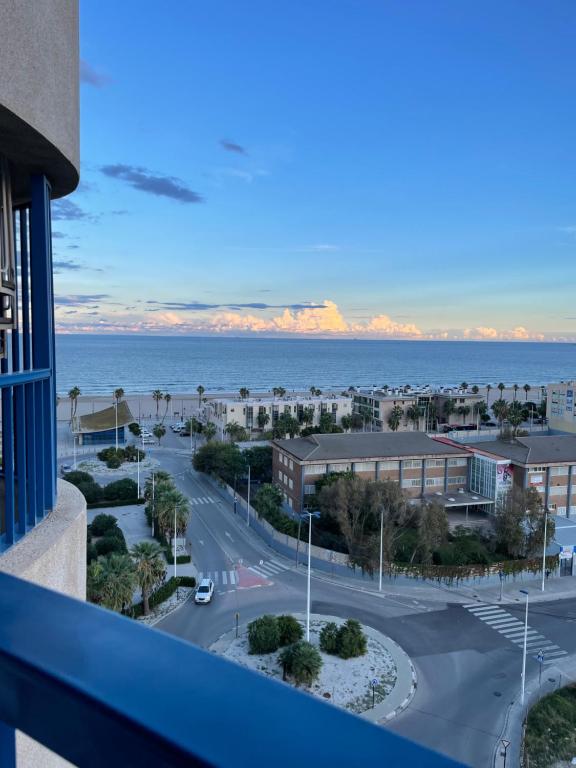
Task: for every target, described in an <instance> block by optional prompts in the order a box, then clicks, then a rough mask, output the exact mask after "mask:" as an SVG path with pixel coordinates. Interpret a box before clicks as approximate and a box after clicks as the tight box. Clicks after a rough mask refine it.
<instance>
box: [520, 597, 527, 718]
mask: <svg viewBox="0 0 576 768" xmlns="http://www.w3.org/2000/svg"><path fill="white" fill-rule="evenodd" d="M520 592H522V594H523V595H526V614H525V616H524V649H523V651H522V694H521V696H520V703H521V705H522V706H524V694H525V691H526V644H527V640H528V591H527V590H526V589H521V590H520Z"/></svg>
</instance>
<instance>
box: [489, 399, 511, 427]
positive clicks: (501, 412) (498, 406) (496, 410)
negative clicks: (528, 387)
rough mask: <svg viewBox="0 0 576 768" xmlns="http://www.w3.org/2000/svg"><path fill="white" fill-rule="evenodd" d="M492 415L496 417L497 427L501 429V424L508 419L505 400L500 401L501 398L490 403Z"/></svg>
mask: <svg viewBox="0 0 576 768" xmlns="http://www.w3.org/2000/svg"><path fill="white" fill-rule="evenodd" d="M492 413H493V414H494V416H496V419H497V421H498V425H499V427H500V429H502V424H503V422H504V421H505V420H506V418H507V417H508V403H507V402H506V400H502V398H500V399H499V400H495V401H494V402H493V403H492Z"/></svg>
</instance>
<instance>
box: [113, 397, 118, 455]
mask: <svg viewBox="0 0 576 768" xmlns="http://www.w3.org/2000/svg"><path fill="white" fill-rule="evenodd" d="M114 412H115V416H116V453H118V400H115V401H114Z"/></svg>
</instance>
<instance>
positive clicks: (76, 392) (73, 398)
mask: <svg viewBox="0 0 576 768" xmlns="http://www.w3.org/2000/svg"><path fill="white" fill-rule="evenodd" d="M81 394H82V392H81V391H80V388H79V387H72V389H71V390H70V392H68V397H69V398H70V423H72V421H73V419H74V416H76V408H78V398H79V397H80V395H81Z"/></svg>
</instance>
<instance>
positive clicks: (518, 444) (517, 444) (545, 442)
mask: <svg viewBox="0 0 576 768" xmlns="http://www.w3.org/2000/svg"><path fill="white" fill-rule="evenodd" d="M478 447H479V448H480V449H481V450H482V451H485V452H487V453H492V454H495V455H496V456H502V457H504V458H506V459H510V461H516V462H518V463H519V464H555V463H558V462H568V461H572V462H576V435H538V436H537V437H517V438H516V440H515V441H514V442H513V443H508V442H504V441H503V440H488V441H486V442H482V443H479V444H478Z"/></svg>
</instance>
